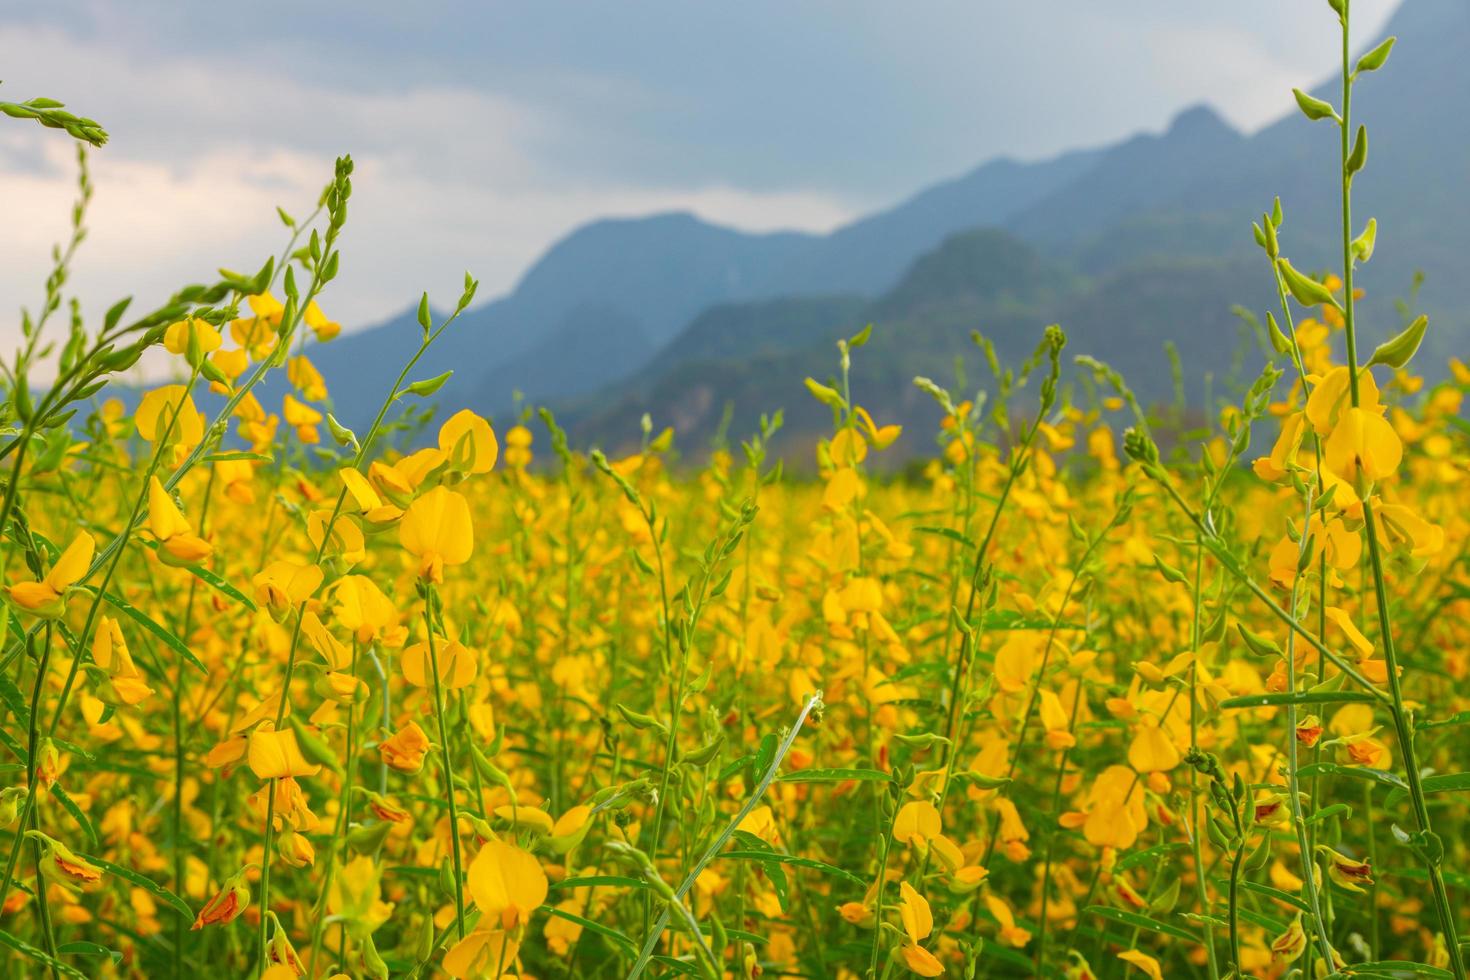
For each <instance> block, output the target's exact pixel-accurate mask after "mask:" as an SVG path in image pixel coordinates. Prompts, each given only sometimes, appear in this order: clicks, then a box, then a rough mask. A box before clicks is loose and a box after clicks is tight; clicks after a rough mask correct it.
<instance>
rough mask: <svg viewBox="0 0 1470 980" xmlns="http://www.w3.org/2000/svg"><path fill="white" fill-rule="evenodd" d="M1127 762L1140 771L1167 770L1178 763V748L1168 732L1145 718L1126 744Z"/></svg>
mask: <svg viewBox="0 0 1470 980" xmlns="http://www.w3.org/2000/svg"><path fill="white" fill-rule="evenodd" d="M1128 764H1129V765H1131V766H1132V767H1133V768H1134V769H1136V770H1138V771H1139V772H1141V773H1150V772H1168V771H1169V770H1170V769H1173V768H1174V767H1175V766H1177V765H1179V749H1178V748H1177V747H1176V746H1175V745H1174V740H1173V739H1172V738H1170V737H1169V733H1168V732H1166V731H1164V729H1163V728H1162V727H1160V726H1159V725H1158V724H1157V723H1155V722H1154V721H1153V720H1152V719H1146V720H1145V721H1144V722H1143V723H1142V724H1140V725H1139V726H1138V729H1137V731H1135V732H1134V735H1133V741H1132V742H1131V743H1130V744H1129V746H1128Z"/></svg>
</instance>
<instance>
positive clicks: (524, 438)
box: [505, 425, 535, 469]
mask: <svg viewBox="0 0 1470 980" xmlns="http://www.w3.org/2000/svg"><path fill="white" fill-rule="evenodd" d="M534 438H535V436H533V435H532V434H531V430H530V429H528V428H526V427H525V426H524V425H517V426H513V427H512V428H511V430H510V431H509V432H507V433H506V434H505V465H506V466H509V467H512V468H513V469H524V468H525V467H527V466H529V465H530V464H531V442H532V440H533V439H534Z"/></svg>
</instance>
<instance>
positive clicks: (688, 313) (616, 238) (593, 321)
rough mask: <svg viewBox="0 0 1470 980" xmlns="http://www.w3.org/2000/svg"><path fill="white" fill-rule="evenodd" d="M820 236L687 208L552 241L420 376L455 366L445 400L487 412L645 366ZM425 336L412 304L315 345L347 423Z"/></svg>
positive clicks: (363, 417)
mask: <svg viewBox="0 0 1470 980" xmlns="http://www.w3.org/2000/svg"><path fill="white" fill-rule="evenodd" d="M811 237H812V236H808V235H802V234H796V233H792V232H781V233H776V234H767V235H753V234H747V233H745V232H740V231H734V230H732V229H729V228H721V227H719V226H717V225H712V224H709V223H708V222H704V221H701V220H699V219H698V218H696V217H694V216H693V215H689V214H660V215H654V216H651V217H647V218H627V219H610V220H604V221H597V222H593V223H592V224H589V225H586V226H584V227H582V228H579V229H577V230H576V231H575V232H573V233H572V234H570V235H568V236H567V237H566V238H564V239H562V240H561V241H560V242H558V243H557V244H555V245H553V246H552V247H551V249H550V250H549V251H548V252H547V253H546V254H545V255H544V256H542V258H541V259H540V260H538V261H537V262H536V264H535V265H534V266H532V268H531V269H530V271H529V272H527V273H526V275H525V276H524V277H523V278H522V279H521V281H520V283H519V284H518V285H517V286H516V288H515V290H514V291H513V292H512V293H511V294H510V295H509V296H506V297H504V298H502V299H498V300H495V301H494V302H491V303H488V304H486V305H485V306H481V307H477V308H474V309H471V310H469V311H467V312H466V313H465V314H464V315H463V316H461V317H460V319H459V321H458V322H456V323H455V324H454V325H453V326H452V327H450V328H449V330H447V331H445V333H444V335H443V336H442V337H441V338H440V339H439V341H437V342H436V343H435V345H434V346H433V347H432V348H431V349H430V351H429V353H428V354H427V355H426V356H425V358H424V359H423V360H422V361H421V362H420V364H419V365H418V370H417V371H416V372H415V373H416V376H422V377H428V376H432V375H435V374H439V373H442V372H444V371H448V370H453V371H454V372H455V375H454V378H453V379H452V380H451V382H450V383H449V384H448V385H446V387H445V388H444V389H443V390H442V397H443V398H444V399H445V400H446V401H451V402H454V403H457V404H465V405H472V406H474V407H477V408H479V409H481V410H482V411H487V412H494V411H500V410H503V409H505V408H506V407H508V406H509V405H510V402H511V393H512V391H513V390H515V389H517V388H519V389H521V390H523V391H525V392H526V394H527V395H528V396H531V397H534V398H547V397H554V396H557V395H560V394H564V393H567V392H570V391H586V390H590V389H591V388H594V387H597V386H599V385H601V384H603V383H605V382H607V381H609V380H614V379H615V378H617V377H621V376H622V374H623V373H626V370H632V369H633V368H634V367H636V366H638V365H641V364H642V363H643V362H644V361H646V360H647V358H648V356H650V355H651V354H652V352H653V351H655V350H657V349H658V348H659V347H662V346H663V345H664V344H666V343H667V342H668V341H669V340H670V339H672V337H673V336H674V335H675V334H676V333H677V332H678V331H679V329H680V328H682V327H683V326H685V325H686V324H687V323H688V322H689V320H690V319H691V318H692V317H694V316H695V315H696V314H697V313H699V311H700V310H702V309H704V308H705V307H707V306H709V305H711V304H714V303H718V302H722V301H726V300H731V299H739V298H744V297H748V296H752V295H756V290H757V284H759V283H762V282H765V281H767V280H769V279H770V278H771V277H772V276H773V275H774V274H775V268H776V267H778V266H780V265H781V264H782V263H784V262H786V261H788V260H789V258H790V257H791V256H792V255H794V254H795V253H796V252H797V251H799V250H801V249H802V248H803V247H804V246H806V245H807V244H808V243H809V241H810V239H811ZM418 338H419V329H418V326H417V324H416V321H415V318H414V315H413V311H412V310H408V311H405V312H404V313H403V314H400V315H399V316H396V317H394V318H393V319H391V320H389V321H388V322H386V323H384V324H381V325H379V326H377V327H372V328H369V329H367V330H363V331H360V332H355V333H352V334H349V335H346V336H343V337H341V338H340V339H338V340H337V341H335V342H334V343H332V344H328V345H326V346H323V347H320V348H317V350H316V353H315V354H314V355H313V356H314V358H315V360H316V361H317V362H318V366H319V367H320V368H321V369H322V371H323V373H324V374H325V375H326V376H327V377H328V378H331V379H333V380H334V381H336V384H335V386H334V388H333V392H332V395H333V408H334V410H335V411H336V412H337V413H338V417H339V418H340V419H341V420H342V421H343V422H344V423H346V424H348V425H358V424H365V423H366V422H368V421H370V420H371V419H372V416H373V414H374V413H375V412H376V411H377V408H378V404H379V402H380V400H381V399H382V397H383V392H385V391H387V390H388V387H389V385H390V384H391V383H392V381H393V378H394V377H395V376H396V374H397V371H398V370H399V368H400V367H401V366H402V364H403V362H404V361H405V360H406V359H407V358H408V357H409V356H411V355H412V353H413V351H414V349H415V347H416V345H417V343H418ZM589 341H592V342H591V343H589ZM609 355H611V359H610V360H609ZM624 365H626V368H625V367H624ZM610 371H615V372H616V373H609V372H610ZM339 379H340V380H339Z"/></svg>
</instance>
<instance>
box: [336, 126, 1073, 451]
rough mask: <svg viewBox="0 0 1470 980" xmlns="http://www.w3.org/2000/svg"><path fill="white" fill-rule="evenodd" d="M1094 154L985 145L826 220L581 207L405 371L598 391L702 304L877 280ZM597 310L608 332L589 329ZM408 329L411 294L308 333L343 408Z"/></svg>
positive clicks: (483, 401)
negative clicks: (1032, 157) (810, 227)
mask: <svg viewBox="0 0 1470 980" xmlns="http://www.w3.org/2000/svg"><path fill="white" fill-rule="evenodd" d="M1095 157H1096V152H1095V151H1078V152H1073V153H1067V154H1063V155H1061V156H1059V157H1057V158H1055V159H1053V160H1048V161H1043V162H1041V163H1035V164H1028V163H1018V162H1016V161H1014V160H997V161H992V162H990V163H987V164H984V165H982V166H980V167H977V168H976V169H975V170H973V171H971V172H970V173H968V174H965V175H964V176H962V177H958V178H956V179H953V180H950V181H946V182H944V183H941V184H938V185H936V186H934V187H932V188H929V189H927V190H925V191H922V192H920V193H919V194H916V195H914V196H913V197H911V198H909V199H908V200H906V201H903V202H902V203H900V204H898V205H896V206H894V207H892V208H889V209H887V210H884V211H882V212H879V213H877V214H874V215H871V216H869V217H866V218H863V219H861V220H859V221H855V222H853V223H852V224H850V225H847V226H844V227H842V228H839V229H837V230H835V231H833V232H832V233H830V234H828V235H804V234H795V233H790V232H784V233H778V234H767V235H754V234H747V233H744V232H739V231H734V230H732V229H728V228H722V227H719V226H716V225H712V224H709V223H707V222H704V221H702V220H700V219H698V218H696V217H694V216H693V215H689V214H664V215H654V216H651V217H648V218H632V219H617V220H606V221H597V222H593V223H592V224H589V225H585V226H583V227H581V228H579V229H577V230H575V231H573V232H572V233H571V234H570V235H568V236H567V237H566V238H564V239H562V240H561V241H559V242H558V243H556V244H555V245H553V246H552V247H551V248H550V249H549V250H548V251H547V253H546V254H545V255H544V256H542V257H541V258H540V259H538V260H537V261H536V263H535V264H534V265H533V266H532V267H531V268H530V270H529V271H528V272H527V273H526V274H525V276H524V277H522V279H521V281H520V282H519V283H518V284H517V285H516V288H515V289H514V290H513V291H512V292H511V293H510V294H509V295H508V296H505V297H503V298H501V299H497V300H495V301H493V302H491V303H488V304H486V305H485V306H482V307H477V308H475V309H472V310H470V311H468V312H467V313H465V314H464V315H463V316H462V317H461V318H460V320H459V322H457V323H456V324H455V325H454V326H453V327H451V328H450V330H449V331H447V332H446V333H445V335H444V336H443V337H442V338H441V339H440V341H438V342H437V343H436V344H435V346H434V348H433V349H432V350H431V351H430V353H429V354H428V355H427V356H426V357H425V358H424V360H423V361H422V362H421V363H420V366H419V368H420V370H419V371H418V372H416V375H417V374H422V375H423V376H432V375H434V374H438V373H441V372H443V371H447V370H451V369H453V370H454V371H455V377H454V379H453V380H452V381H451V382H450V383H449V384H448V385H447V386H446V387H445V388H444V389H443V397H444V398H445V399H446V400H447V401H452V402H454V403H456V404H465V405H469V406H472V407H474V408H476V409H478V410H480V411H482V412H486V413H495V412H502V411H504V410H505V409H506V408H507V407H509V405H510V404H511V399H512V394H513V393H514V392H516V391H520V392H522V393H523V394H525V395H526V396H527V397H528V398H529V399H532V400H541V401H544V400H547V399H553V398H559V397H568V396H575V395H579V394H584V393H587V392H591V391H595V390H597V389H599V388H601V387H603V386H605V385H607V384H611V383H615V382H618V381H621V380H623V379H625V378H626V377H628V376H629V375H631V374H632V373H633V372H635V371H636V370H637V369H638V368H640V367H642V366H644V365H645V364H647V363H648V361H649V359H651V358H652V356H653V355H654V354H655V353H656V352H657V351H659V350H661V349H662V348H664V347H665V346H666V345H668V344H669V343H670V342H671V341H672V340H673V339H674V338H675V337H676V335H678V333H679V332H680V330H681V329H682V328H684V327H685V326H687V325H688V324H689V323H690V321H691V320H692V319H694V318H695V317H696V316H697V315H698V314H699V313H700V312H701V311H703V310H705V309H706V308H708V307H711V306H716V305H718V304H721V303H726V302H731V301H738V300H746V299H759V298H764V299H774V298H777V297H781V296H787V295H837V294H843V293H847V294H852V295H856V296H874V295H877V294H879V293H881V292H883V291H884V290H885V289H887V288H888V287H889V286H891V285H892V284H893V283H894V282H896V281H897V280H898V279H899V278H900V277H901V276H902V275H903V273H904V271H905V270H906V269H907V267H908V266H909V264H910V263H911V262H912V261H913V260H914V259H915V258H917V257H918V256H919V255H920V254H921V253H923V252H924V251H925V250H927V249H930V248H933V247H934V246H935V245H936V244H938V243H939V242H940V241H942V240H943V239H944V238H945V237H946V236H947V235H950V234H953V233H954V232H956V231H961V230H964V229H968V228H975V227H978V226H982V225H995V224H999V223H1000V222H1002V221H1004V220H1005V219H1006V218H1007V217H1009V216H1010V215H1012V214H1014V213H1015V212H1016V211H1017V210H1019V209H1020V208H1023V207H1025V206H1027V205H1029V204H1031V203H1033V202H1035V201H1038V200H1041V199H1042V198H1044V197H1045V196H1047V195H1048V194H1050V193H1052V192H1054V191H1055V190H1057V189H1058V188H1060V187H1062V186H1064V185H1065V184H1067V183H1068V182H1069V181H1072V180H1074V179H1076V178H1077V177H1078V176H1079V175H1081V174H1082V173H1085V172H1086V170H1087V169H1088V168H1089V167H1090V166H1091V165H1092V164H1093V162H1094V160H1095ZM598 318H601V324H602V329H603V330H604V331H606V332H607V334H608V335H607V336H606V337H602V338H598V342H597V343H595V344H588V343H586V342H585V341H587V340H588V339H590V338H592V337H593V336H594V335H595V334H596V332H597V326H598ZM417 339H418V327H417V325H416V322H415V319H414V315H413V310H412V309H409V310H406V311H405V312H404V313H402V314H400V315H398V316H396V317H393V318H392V319H390V320H388V321H387V322H386V323H383V324H380V325H378V326H375V327H369V328H367V329H365V330H362V331H356V332H353V333H351V334H347V335H344V336H343V337H341V338H340V339H338V340H337V341H336V342H334V343H333V344H331V345H328V346H325V347H321V348H318V350H317V353H316V354H315V355H314V356H315V357H316V359H317V360H318V361H319V362H320V364H319V366H320V367H321V368H322V369H323V372H324V373H325V374H326V376H327V377H329V378H333V379H339V380H336V384H335V386H334V387H333V391H332V395H333V408H334V410H335V411H336V413H337V415H338V417H339V418H340V419H342V420H343V421H344V422H346V423H347V424H349V425H351V424H364V423H366V422H367V421H369V420H371V418H372V416H373V414H374V413H375V412H376V411H377V408H378V404H379V401H380V399H381V398H382V393H383V392H384V391H385V390H386V389H387V387H388V385H389V384H390V383H391V382H392V380H393V376H394V375H395V374H396V371H397V369H398V366H399V365H401V364H402V362H403V361H404V359H406V358H407V357H408V356H409V355H411V354H412V353H413V350H414V345H415V344H416V343H417ZM609 353H611V354H612V356H611V357H609V356H607V355H608V354H609Z"/></svg>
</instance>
